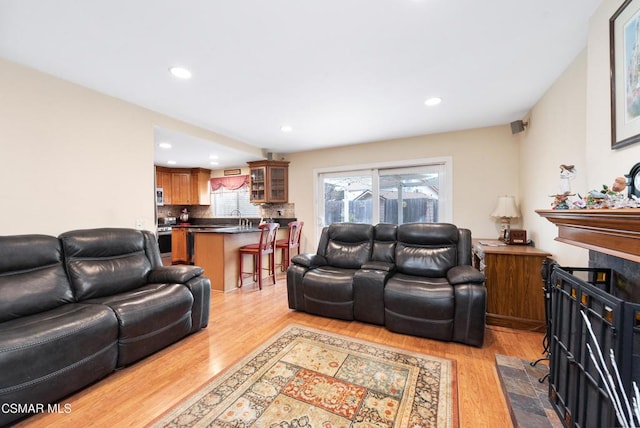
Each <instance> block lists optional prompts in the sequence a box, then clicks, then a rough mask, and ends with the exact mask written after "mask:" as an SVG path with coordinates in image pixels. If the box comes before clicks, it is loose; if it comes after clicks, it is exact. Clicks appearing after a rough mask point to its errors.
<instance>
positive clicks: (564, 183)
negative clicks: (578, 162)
mask: <svg viewBox="0 0 640 428" xmlns="http://www.w3.org/2000/svg"><path fill="white" fill-rule="evenodd" d="M575 176H576V168H575V166H574V165H565V164H562V165H560V186H559V188H558V193H556V194H555V195H551V196H552V197H553V202H552V203H551V207H552V208H553V209H554V210H567V209H569V202H568V201H569V196H573V195H574V194H575V193H571V180H573V179H574V178H575Z"/></svg>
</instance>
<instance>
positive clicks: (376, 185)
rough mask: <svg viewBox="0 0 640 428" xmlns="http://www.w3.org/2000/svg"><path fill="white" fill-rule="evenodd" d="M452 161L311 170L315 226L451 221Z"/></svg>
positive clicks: (407, 162)
mask: <svg viewBox="0 0 640 428" xmlns="http://www.w3.org/2000/svg"><path fill="white" fill-rule="evenodd" d="M450 170H451V159H450V158H438V159H422V160H417V161H406V162H396V163H384V164H376V165H372V166H351V167H347V168H343V169H342V170H340V171H328V170H325V171H316V174H317V187H318V189H319V192H318V193H319V194H318V201H319V203H318V211H319V212H318V218H319V224H318V229H319V230H320V229H322V227H324V226H327V225H329V224H332V223H337V222H345V221H348V222H356V223H369V224H377V223H393V224H403V223H412V222H430V223H435V222H451V221H452V214H451V213H452V209H451V200H452V198H451V179H450V176H451V172H450Z"/></svg>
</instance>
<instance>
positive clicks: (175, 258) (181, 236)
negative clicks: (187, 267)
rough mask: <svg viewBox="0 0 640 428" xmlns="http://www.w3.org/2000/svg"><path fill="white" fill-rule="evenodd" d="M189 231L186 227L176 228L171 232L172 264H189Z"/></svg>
mask: <svg viewBox="0 0 640 428" xmlns="http://www.w3.org/2000/svg"><path fill="white" fill-rule="evenodd" d="M187 230H188V228H186V227H174V228H173V229H172V230H171V263H173V264H180V263H183V264H184V263H187V262H188V260H187Z"/></svg>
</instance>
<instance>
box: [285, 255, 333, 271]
mask: <svg viewBox="0 0 640 428" xmlns="http://www.w3.org/2000/svg"><path fill="white" fill-rule="evenodd" d="M291 263H293V264H296V265H301V266H304V267H306V268H309V269H313V268H316V267H318V266H324V265H326V264H327V259H326V258H324V257H322V256H321V255H319V254H308V253H305V254H296V255H295V256H293V258H292V259H291Z"/></svg>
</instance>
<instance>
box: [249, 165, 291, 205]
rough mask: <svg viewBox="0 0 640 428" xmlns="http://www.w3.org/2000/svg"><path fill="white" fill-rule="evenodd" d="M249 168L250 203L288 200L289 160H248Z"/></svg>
mask: <svg viewBox="0 0 640 428" xmlns="http://www.w3.org/2000/svg"><path fill="white" fill-rule="evenodd" d="M248 165H249V168H250V170H251V173H250V174H251V184H250V187H251V195H250V200H251V203H254V204H261V203H286V202H289V162H285V161H257V162H248Z"/></svg>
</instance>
